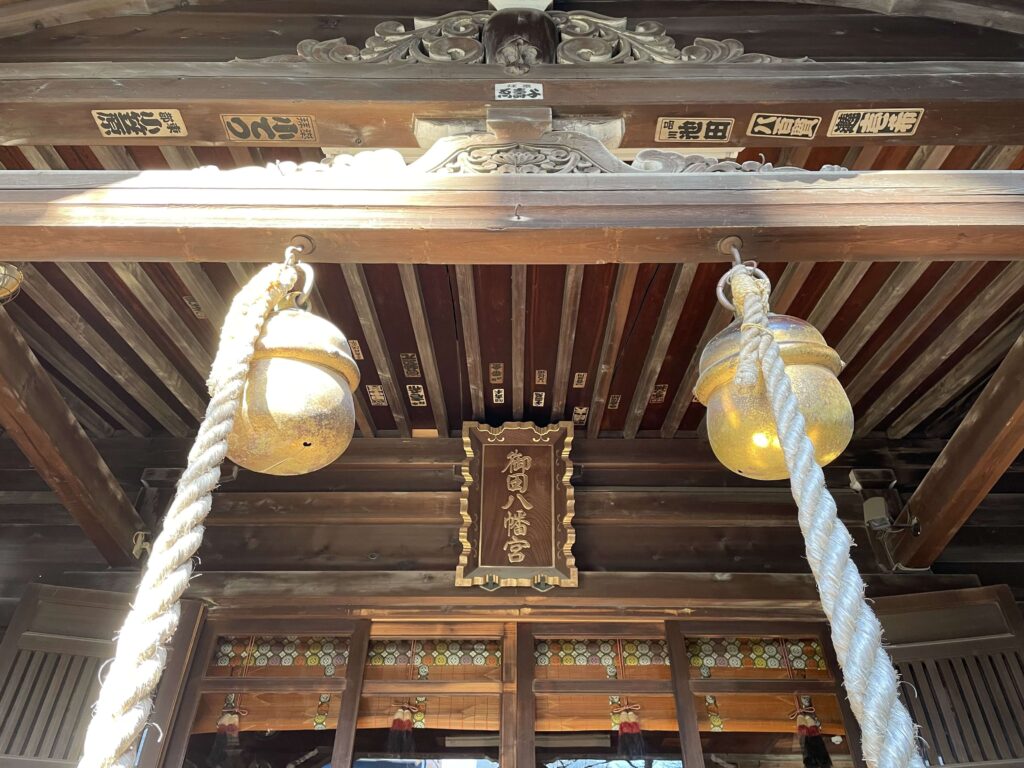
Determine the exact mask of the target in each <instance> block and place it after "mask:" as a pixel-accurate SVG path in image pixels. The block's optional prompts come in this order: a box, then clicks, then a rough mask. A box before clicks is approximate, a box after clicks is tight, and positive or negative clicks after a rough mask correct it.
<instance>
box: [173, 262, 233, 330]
mask: <svg viewBox="0 0 1024 768" xmlns="http://www.w3.org/2000/svg"><path fill="white" fill-rule="evenodd" d="M171 269H173V270H174V274H176V275H177V276H178V279H179V280H181V282H182V285H184V286H185V287H186V288H187V289H188V292H189V294H190V295H191V296H192V298H193V299H195V300H196V302H198V304H199V308H200V309H202V311H203V314H205V315H206V317H207V319H208V320H209V321H210V323H211V324H212V325H213V327H214V328H217V329H220V327H221V325H223V323H224V318H225V317H226V316H227V313H228V305H227V303H226V302H225V301H224V299H223V298H222V297H221V295H220V291H218V290H217V288H216V286H214V284H213V281H212V280H210V278H209V277H208V276H207V274H206V272H204V271H203V268H202V267H201V266H200V265H199V264H193V263H191V262H185V261H172V262H171Z"/></svg>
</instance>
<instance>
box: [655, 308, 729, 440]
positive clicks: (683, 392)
mask: <svg viewBox="0 0 1024 768" xmlns="http://www.w3.org/2000/svg"><path fill="white" fill-rule="evenodd" d="M732 320H733V314H732V312H730V311H729V310H727V309H726V308H725V307H723V306H722V305H721V304H719V303H718V302H717V301H716V302H715V306H714V309H712V310H711V315H710V316H709V317H708V322H707V325H706V326H704V333H703V334H701V337H700V341H698V342H697V348H696V349H695V350H694V353H693V356H692V357H691V358H690V362H689V364H688V365H687V366H686V372H685V373H684V374H683V378H682V380H681V381H680V382H679V388H678V389H677V390H676V394H675V397H674V398H673V399H672V406H671V407H670V408H669V410H668V413H667V414H666V415H665V422H664V424H662V426H661V436H662V437H665V438H671V437H674V436H675V434H676V432H678V431H679V425H680V424H682V422H683V416H685V415H686V410H687V409H688V408H689V407H690V404H691V403H693V399H694V394H693V388H694V387H695V386H697V378H698V376H699V375H700V355H701V353H702V352H703V351H704V347H706V346H707V344H708V342H709V341H711V339H712V338H714V336H715V334H717V333H718V332H719V331H721V330H722V329H723V328H725V326H727V325H728V324H729V323H730V322H732Z"/></svg>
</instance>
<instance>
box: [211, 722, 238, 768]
mask: <svg viewBox="0 0 1024 768" xmlns="http://www.w3.org/2000/svg"><path fill="white" fill-rule="evenodd" d="M239 714H240V712H239V710H237V709H223V710H221V713H220V717H219V718H217V735H216V736H214V737H213V746H212V747H210V754H209V755H207V756H206V765H207V766H208V768H233V766H234V765H235V764H236V763H240V762H241V755H242V745H241V743H240V742H239V741H238V724H239V720H240V718H239Z"/></svg>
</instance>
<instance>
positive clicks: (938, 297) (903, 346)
mask: <svg viewBox="0 0 1024 768" xmlns="http://www.w3.org/2000/svg"><path fill="white" fill-rule="evenodd" d="M982 266H983V265H981V264H966V263H961V264H954V265H953V266H952V267H950V268H949V270H947V271H946V272H945V273H944V274H943V275H942V277H940V278H939V280H938V281H937V282H936V283H935V285H934V286H932V289H931V290H930V291H928V293H927V294H926V295H925V297H924V298H923V299H921V301H919V302H918V304H917V306H916V307H914V309H913V310H912V311H911V312H910V314H908V315H907V316H906V318H905V319H904V320H903V322H902V323H900V325H899V327H898V328H896V330H895V331H893V332H892V334H890V336H889V338H888V339H886V342H885V345H884V346H883V347H882V348H881V349H879V350H878V351H877V352H876V353H875V354H874V355H872V356H871V359H870V360H868V362H867V363H866V364H865V365H864V366H863V368H861V370H860V372H859V373H858V374H857V376H856V377H854V379H853V381H851V382H850V383H849V384H847V385H846V394H847V395H848V396H849V398H850V402H851V403H853V404H854V405H856V404H857V403H858V402H860V400H861V398H863V397H864V395H866V394H867V393H868V391H869V390H870V389H871V387H872V386H873V385H874V383H875V381H876V379H877V377H878V375H879V372H880V371H887V370H889V369H890V368H891V367H892V366H894V365H895V364H896V361H898V360H899V359H900V358H901V357H902V356H903V355H904V354H905V353H906V352H907V350H909V349H910V348H911V347H912V346H913V344H914V342H915V341H916V340H917V339H918V338H919V337H920V335H921V334H922V333H924V332H925V330H927V328H928V326H930V325H931V324H932V323H933V322H935V319H936V318H937V317H938V316H939V315H940V314H942V312H943V311H944V310H945V309H946V307H947V306H949V304H950V302H951V301H953V299H955V298H956V296H957V294H959V292H960V291H961V290H963V289H964V288H965V287H966V286H967V285H968V284H969V283H970V282H971V280H973V279H974V278H975V277H976V276H977V274H978V273H979V272H980V271H981V269H982Z"/></svg>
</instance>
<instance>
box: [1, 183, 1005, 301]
mask: <svg viewBox="0 0 1024 768" xmlns="http://www.w3.org/2000/svg"><path fill="white" fill-rule="evenodd" d="M555 230H557V237H555V236H553V232H554V231H555ZM300 233H301V234H305V235H307V236H309V237H311V238H312V239H313V240H314V241H315V242H316V243H317V248H316V251H315V252H314V253H313V254H312V259H313V260H314V261H316V260H319V261H325V262H339V263H348V262H358V263H364V264H365V263H395V261H396V260H397V261H401V262H404V263H448V264H469V263H478V264H479V263H511V262H516V261H518V262H527V263H534V264H574V263H576V264H579V263H602V262H630V263H645V262H646V263H654V262H661V263H678V262H688V261H694V262H696V261H720V260H721V258H722V257H721V254H720V253H719V252H718V251H717V249H716V248H715V243H716V242H717V241H718V239H719V238H721V237H724V236H726V235H739V236H741V237H742V238H743V241H744V256H746V257H747V258H755V259H758V260H760V261H819V260H821V258H822V256H823V254H827V255H828V257H829V258H835V259H842V260H844V261H922V260H924V261H933V260H969V261H971V260H993V259H994V260H1000V259H1006V260H1019V259H1022V258H1024V251H1022V250H1021V248H1020V242H1021V240H1022V239H1024V174H1021V173H1017V172H1012V171H931V172H921V171H912V172H901V171H884V172H873V173H854V172H846V173H833V174H829V173H810V172H806V171H801V172H771V173H712V174H676V175H672V176H665V175H660V174H651V175H647V174H640V173H638V174H626V175H617V174H602V175H558V176H512V175H504V174H502V175H500V176H499V177H493V176H491V177H489V176H478V177H439V176H411V175H400V176H388V175H387V174H377V175H373V174H370V175H359V176H353V175H349V176H346V175H343V174H335V173H313V172H300V173H295V174H291V175H287V176H282V175H281V174H279V173H270V172H261V171H254V172H242V173H233V172H230V171H227V172H213V171H211V172H208V173H194V172H191V171H187V172H186V171H143V172H138V173H130V172H118V171H11V172H8V173H4V174H2V175H0V238H3V241H4V242H5V244H6V246H7V248H8V249H9V250H11V251H12V252H17V253H18V255H19V258H21V259H23V260H26V261H111V262H118V261H138V260H140V259H143V260H152V261H181V260H183V259H184V260H186V261H203V260H210V259H213V260H217V261H221V262H228V263H234V262H248V261H251V260H252V258H253V257H254V254H260V253H265V254H274V255H275V258H276V254H278V253H279V252H280V250H281V249H282V248H283V247H284V246H285V245H286V244H287V243H288V242H289V241H290V240H291V238H292V237H294V236H295V235H296V234H300ZM140 243H145V244H146V247H145V248H140V247H139V244H140ZM459 278H460V287H462V282H463V280H462V278H463V274H462V273H461V272H460V274H459ZM467 298H468V297H467Z"/></svg>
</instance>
